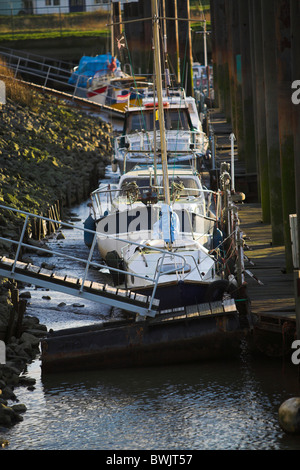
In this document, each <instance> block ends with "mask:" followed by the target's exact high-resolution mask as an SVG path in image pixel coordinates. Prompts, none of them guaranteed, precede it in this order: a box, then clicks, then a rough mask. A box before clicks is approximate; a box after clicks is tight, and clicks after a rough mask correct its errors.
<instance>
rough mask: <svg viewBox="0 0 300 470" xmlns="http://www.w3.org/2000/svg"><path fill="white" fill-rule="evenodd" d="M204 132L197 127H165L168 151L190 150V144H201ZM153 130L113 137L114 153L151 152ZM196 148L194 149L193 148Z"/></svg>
mask: <svg viewBox="0 0 300 470" xmlns="http://www.w3.org/2000/svg"><path fill="white" fill-rule="evenodd" d="M205 137H206V134H205V133H204V132H203V131H200V130H198V129H191V130H190V129H166V142H167V151H168V152H184V151H188V152H191V151H192V150H193V148H192V147H191V145H192V144H194V145H195V144H196V145H200V144H201V145H202V143H203V142H202V141H203V140H205ZM155 138H156V146H157V145H160V133H159V131H157V133H156V137H155ZM153 148H154V135H153V131H152V130H151V131H146V130H136V131H133V132H132V133H128V134H126V135H121V136H118V137H116V138H115V154H116V156H118V153H119V152H121V153H122V154H123V153H124V152H153ZM195 150H196V149H195Z"/></svg>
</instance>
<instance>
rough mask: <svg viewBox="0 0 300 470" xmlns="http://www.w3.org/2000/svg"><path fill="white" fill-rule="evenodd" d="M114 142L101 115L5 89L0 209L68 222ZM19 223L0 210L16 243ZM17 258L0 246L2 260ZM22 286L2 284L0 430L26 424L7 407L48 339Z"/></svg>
mask: <svg viewBox="0 0 300 470" xmlns="http://www.w3.org/2000/svg"><path fill="white" fill-rule="evenodd" d="M111 140H112V127H111V126H110V124H108V123H106V122H104V121H102V120H101V118H100V117H97V116H94V115H91V114H87V113H85V112H83V111H80V110H78V109H75V108H72V106H70V105H69V104H67V103H63V102H62V101H58V100H56V99H55V98H52V97H48V96H45V95H41V94H38V93H36V92H35V91H32V90H29V89H26V88H22V89H19V90H18V94H17V95H16V90H13V91H12V90H11V89H10V85H9V84H7V100H6V104H5V105H2V107H1V108H0V162H1V165H0V205H4V206H9V207H12V208H16V209H21V210H24V211H28V212H32V213H35V214H39V215H45V216H47V217H50V218H57V219H64V217H65V216H66V215H67V211H68V208H69V207H71V206H72V205H73V204H75V203H79V202H80V201H83V200H85V199H86V198H87V197H88V194H89V192H90V191H91V190H92V189H95V187H96V186H97V183H98V180H99V178H100V177H101V176H102V175H104V172H105V166H106V165H107V163H108V162H109V160H110V155H111ZM22 223H23V219H22V218H21V217H20V218H17V219H16V218H15V215H14V214H13V213H9V214H7V211H6V212H5V213H4V211H3V210H1V208H0V236H1V237H7V238H14V239H17V238H18V235H19V234H20V227H21V224H22ZM30 230H31V233H30V236H31V237H32V238H34V239H40V238H43V236H45V235H49V232H50V231H51V230H52V228H51V227H50V226H49V227H46V228H45V227H43V228H42V229H41V228H40V227H31V228H30ZM12 252H13V247H12V246H11V245H9V244H8V243H7V242H5V241H3V240H0V255H11V254H12ZM23 255H24V254H23ZM18 288H19V286H18V285H17V284H16V283H14V282H11V281H10V280H8V279H1V280H0V340H1V341H2V342H4V343H5V349H6V364H1V365H0V427H1V426H4V427H5V426H11V425H12V424H14V423H15V422H18V421H19V420H20V419H22V416H21V413H22V412H24V411H25V410H26V406H25V405H22V406H20V404H18V405H17V406H15V407H13V406H8V405H7V403H8V400H16V401H17V395H16V394H15V391H14V389H15V387H17V386H20V385H23V386H24V385H26V386H29V387H33V386H34V383H31V382H30V380H29V383H28V378H27V379H25V378H24V377H22V374H23V372H24V370H25V369H26V365H27V364H28V363H30V361H31V360H32V359H33V358H34V357H35V356H36V354H37V353H38V343H39V338H40V337H41V336H42V335H43V334H44V333H45V327H44V326H43V325H41V324H40V323H39V321H38V320H37V319H36V318H34V317H29V316H28V315H26V302H25V301H24V299H21V298H19V290H18ZM2 344H3V343H2ZM0 445H5V441H3V440H2V442H1V440H0Z"/></svg>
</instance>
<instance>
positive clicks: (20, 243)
mask: <svg viewBox="0 0 300 470" xmlns="http://www.w3.org/2000/svg"><path fill="white" fill-rule="evenodd" d="M0 209H4V210H9V211H12V212H15V213H18V214H22V215H25V221H24V224H23V228H22V232H21V235H20V239H19V240H18V241H16V240H12V239H9V238H5V237H0V240H3V241H7V242H10V243H12V244H15V245H17V251H16V255H15V258H14V263H13V265H12V273H14V271H15V268H16V265H17V262H18V258H19V254H20V250H21V247H25V248H32V245H30V244H27V243H25V242H24V241H23V240H24V236H25V233H26V228H27V225H28V221H29V217H33V218H37V219H40V220H45V221H48V222H53V223H56V224H57V223H58V224H60V225H61V226H66V227H69V228H72V229H78V230H81V231H83V232H88V233H92V234H94V237H93V242H92V245H91V248H90V251H89V255H88V259H87V260H85V259H82V258H78V257H75V256H71V255H67V254H65V253H60V252H57V251H56V250H48V249H46V248H40V247H37V246H36V247H35V250H37V251H42V252H45V253H51V254H54V255H58V256H63V257H65V258H68V259H72V260H74V261H80V262H82V263H83V264H85V272H84V276H83V278H82V280H81V286H80V291H81V292H82V290H83V288H84V283H85V281H86V278H87V274H88V270H89V268H90V266H95V267H97V268H100V269H101V268H107V265H105V264H101V263H96V262H94V261H92V256H93V252H94V249H95V245H96V241H97V237H98V236H102V237H103V234H99V233H98V232H96V231H95V230H90V229H87V228H82V227H79V226H76V225H73V224H69V223H67V222H62V221H61V220H56V219H51V218H49V217H44V216H41V215H38V214H32V213H30V212H26V211H21V210H19V209H15V208H13V207H8V206H4V205H0ZM95 235H96V236H95ZM105 237H106V238H111V239H113V240H117V241H120V242H125V243H127V244H131V245H136V246H138V247H141V248H147V249H153V250H155V251H160V252H161V253H163V254H169V251H167V250H163V249H161V248H157V247H150V246H147V245H144V244H141V243H138V242H134V241H129V240H125V239H122V238H118V237H115V236H114V235H108V234H107V235H105ZM174 256H176V257H178V258H180V259H182V260H183V263H184V264H183V266H185V264H186V261H185V258H184V257H183V256H181V255H179V254H178V253H174ZM109 269H110V270H112V271H115V272H118V273H122V274H126V275H127V274H128V272H127V271H124V270H122V269H118V268H113V267H109ZM130 274H132V275H133V276H135V277H137V278H140V279H143V280H146V281H148V282H149V281H150V282H153V284H154V286H153V291H152V296H151V298H150V304H149V310H151V307H152V303H153V300H154V295H155V292H156V288H157V285H158V281H159V278H160V273H158V275H157V276H154V278H150V277H145V276H142V275H140V274H135V273H130Z"/></svg>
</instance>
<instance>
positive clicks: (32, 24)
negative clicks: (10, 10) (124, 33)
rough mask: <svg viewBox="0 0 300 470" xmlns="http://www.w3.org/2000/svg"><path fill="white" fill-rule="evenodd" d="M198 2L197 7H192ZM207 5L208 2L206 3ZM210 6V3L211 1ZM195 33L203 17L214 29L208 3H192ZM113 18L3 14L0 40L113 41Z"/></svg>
mask: <svg viewBox="0 0 300 470" xmlns="http://www.w3.org/2000/svg"><path fill="white" fill-rule="evenodd" d="M192 3H194V4H192ZM204 3H205V2H204ZM208 3H209V0H208ZM191 17H192V19H193V20H194V21H192V22H191V28H192V30H199V29H201V28H202V27H203V22H202V20H203V18H204V17H205V19H206V21H207V23H206V24H207V29H209V28H210V10H209V4H207V2H206V3H205V4H204V5H202V4H201V2H199V1H197V2H191ZM109 23H110V17H109V14H108V12H107V11H105V10H101V9H98V10H96V11H93V12H76V13H61V14H58V13H54V14H48V13H47V14H38V15H27V14H26V15H25V14H18V15H0V41H15V40H22V41H23V40H29V39H30V40H39V39H53V38H67V37H102V38H107V39H108V40H109V38H110V27H109V26H108V24H109Z"/></svg>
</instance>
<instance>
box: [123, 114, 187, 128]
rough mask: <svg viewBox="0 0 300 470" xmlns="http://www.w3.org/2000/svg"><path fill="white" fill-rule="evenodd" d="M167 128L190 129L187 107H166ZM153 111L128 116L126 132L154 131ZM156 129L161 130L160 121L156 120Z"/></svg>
mask: <svg viewBox="0 0 300 470" xmlns="http://www.w3.org/2000/svg"><path fill="white" fill-rule="evenodd" d="M164 117H165V128H166V130H190V126H189V119H188V114H187V110H186V109H181V110H180V109H165V110H164ZM153 122H154V121H153V111H145V112H142V113H132V114H131V115H129V116H128V120H127V124H126V129H125V133H126V134H130V133H131V132H135V131H142V130H148V131H153V127H154V126H153ZM155 125H156V129H157V130H159V121H158V119H157V120H156V121H155Z"/></svg>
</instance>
